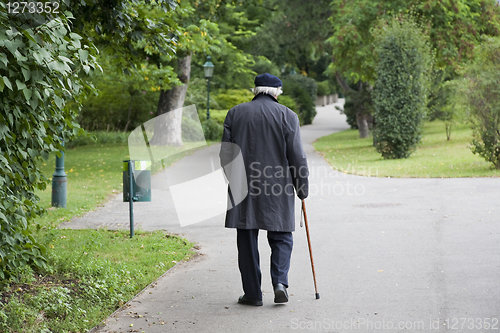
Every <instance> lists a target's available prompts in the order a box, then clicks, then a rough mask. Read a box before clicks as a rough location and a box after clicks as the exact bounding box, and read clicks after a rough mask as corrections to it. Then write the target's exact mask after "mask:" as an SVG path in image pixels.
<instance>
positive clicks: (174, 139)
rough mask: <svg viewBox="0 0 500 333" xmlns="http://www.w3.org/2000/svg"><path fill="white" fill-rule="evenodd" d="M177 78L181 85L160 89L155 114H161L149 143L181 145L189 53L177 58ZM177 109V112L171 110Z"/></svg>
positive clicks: (189, 65) (188, 74)
mask: <svg viewBox="0 0 500 333" xmlns="http://www.w3.org/2000/svg"><path fill="white" fill-rule="evenodd" d="M178 66H179V67H178V69H179V74H178V75H179V80H180V81H181V82H182V83H183V85H181V86H174V87H172V89H170V90H162V91H161V93H160V100H159V101H158V107H157V109H156V116H157V117H158V116H161V115H164V116H162V117H161V118H160V119H161V121H156V122H155V132H154V135H153V138H152V139H151V141H150V142H149V144H150V145H166V146H182V127H181V124H182V107H183V106H184V99H185V98H186V91H187V86H188V82H189V78H190V75H191V54H189V55H187V56H185V57H183V58H180V59H179V60H178ZM174 110H179V111H177V112H171V111H174Z"/></svg>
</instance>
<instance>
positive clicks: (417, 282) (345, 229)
mask: <svg viewBox="0 0 500 333" xmlns="http://www.w3.org/2000/svg"><path fill="white" fill-rule="evenodd" d="M344 119H345V118H344V116H342V115H340V114H339V112H338V111H336V110H335V109H334V108H333V106H327V107H319V108H318V115H317V116H316V118H315V119H314V123H313V124H312V125H308V126H304V127H302V137H303V141H304V144H305V149H306V151H307V155H308V161H309V165H310V168H311V171H312V176H311V179H310V181H311V196H310V198H308V199H307V200H306V203H307V210H308V218H309V225H310V230H311V238H312V246H313V254H314V260H315V266H316V274H317V282H318V289H319V293H320V295H321V299H320V300H316V299H315V298H314V285H313V280H312V274H311V268H310V262H309V254H308V250H307V242H306V237H305V231H304V228H300V227H299V225H298V216H299V210H298V209H297V214H296V216H297V230H296V232H295V233H294V237H295V245H294V252H293V255H292V263H291V270H290V275H289V280H290V288H289V293H290V302H289V303H287V304H285V305H275V304H274V303H273V292H272V285H271V281H270V275H269V254H270V251H269V249H268V246H267V244H266V237H264V236H265V234H264V232H263V233H262V235H261V237H260V248H261V266H262V272H263V276H262V279H263V286H262V288H263V291H264V306H263V307H257V308H255V307H247V306H241V305H238V304H237V303H236V300H237V299H238V297H239V296H240V295H241V294H242V289H241V282H240V276H239V271H238V267H237V252H236V242H235V238H236V233H235V230H231V229H225V228H224V227H223V225H224V217H223V215H219V216H217V217H214V218H212V219H209V220H207V221H205V222H202V223H198V224H194V225H191V226H187V227H183V228H181V227H180V226H179V224H178V221H177V220H176V217H175V210H174V208H173V205H172V200H171V197H170V194H169V192H168V191H159V190H155V191H153V202H151V203H138V204H136V205H135V208H136V209H135V211H136V214H135V219H136V222H137V223H138V224H139V225H140V227H141V228H142V229H144V230H152V229H167V230H169V231H171V232H175V233H179V234H182V235H184V236H185V237H186V238H188V239H190V240H192V241H195V242H198V243H199V244H200V247H201V249H200V252H201V253H202V254H203V255H200V256H198V257H197V258H196V259H194V260H192V261H190V262H187V263H181V264H179V265H178V266H176V267H175V268H174V269H173V270H171V271H170V272H168V273H167V274H166V275H165V276H164V277H162V278H161V279H159V280H158V281H157V284H156V285H155V286H154V288H150V289H149V290H147V291H146V292H144V293H143V294H141V295H139V296H138V297H137V298H135V299H134V300H133V301H132V302H131V307H129V308H126V309H124V310H122V311H119V312H118V313H116V315H114V316H112V317H110V318H109V319H108V320H107V325H106V326H105V327H104V328H102V329H101V330H100V331H99V332H130V331H132V330H137V331H138V332H142V331H144V332H148V333H149V332H170V331H173V332H290V331H304V332H374V331H381V332H387V331H391V332H445V331H448V329H449V330H454V331H464V332H465V331H467V332H479V331H489V330H486V327H485V326H484V325H485V323H490V328H496V329H499V328H500V323H499V320H500V288H499V282H498V281H499V280H498V279H499V278H498V277H499V276H500V256H499V254H500V221H499V217H498V213H499V212H500V200H499V199H500V194H499V193H500V179H498V178H496V179H491V178H477V179H388V178H374V177H371V178H370V177H358V176H352V175H347V174H344V173H340V172H336V171H333V170H332V169H331V168H330V167H329V165H328V164H327V163H326V162H325V161H324V160H323V158H322V157H321V156H320V155H319V154H317V153H316V152H315V151H314V150H313V148H312V145H311V143H312V142H313V141H314V140H315V139H316V138H318V137H321V136H324V135H326V134H329V133H332V132H336V131H340V130H343V129H345V128H346V127H347V125H346V123H345V120H344ZM202 153H203V152H200V154H202ZM191 157H192V158H196V154H194V155H192V156H191ZM443 158H446V157H443ZM374 172H376V170H374ZM297 203H298V201H297ZM297 207H298V206H297ZM127 223H128V206H127V204H126V203H123V202H121V195H117V196H116V198H115V199H113V200H111V201H110V202H109V203H108V204H106V205H105V206H104V207H102V208H100V209H99V210H97V211H96V212H93V213H89V214H88V215H86V216H85V217H83V218H79V219H76V220H74V221H72V222H71V223H69V224H67V225H66V227H73V228H90V227H98V226H104V225H107V226H109V227H120V226H122V227H127ZM137 315H141V316H142V318H138V316H137ZM463 318H465V319H463ZM162 323H163V324H162ZM130 324H133V327H130ZM481 325H483V329H481V328H480V326H481ZM486 325H487V324H486Z"/></svg>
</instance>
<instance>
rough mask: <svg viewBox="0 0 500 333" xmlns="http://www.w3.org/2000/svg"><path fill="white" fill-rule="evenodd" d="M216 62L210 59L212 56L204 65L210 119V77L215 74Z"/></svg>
mask: <svg viewBox="0 0 500 333" xmlns="http://www.w3.org/2000/svg"><path fill="white" fill-rule="evenodd" d="M214 67H215V66H214V64H212V62H211V61H210V56H208V57H207V62H206V63H205V64H204V65H203V71H204V72H205V79H207V120H208V119H210V79H211V78H212V75H213V74H214Z"/></svg>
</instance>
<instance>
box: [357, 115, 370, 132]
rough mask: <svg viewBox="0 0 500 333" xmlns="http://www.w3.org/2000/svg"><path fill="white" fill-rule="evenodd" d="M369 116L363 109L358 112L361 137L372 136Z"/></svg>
mask: <svg viewBox="0 0 500 333" xmlns="http://www.w3.org/2000/svg"><path fill="white" fill-rule="evenodd" d="M367 118H368V117H367V116H366V115H363V113H362V112H361V111H358V112H357V113H356V122H357V123H358V128H359V138H360V139H365V138H368V137H369V136H370V128H369V127H368V119H367Z"/></svg>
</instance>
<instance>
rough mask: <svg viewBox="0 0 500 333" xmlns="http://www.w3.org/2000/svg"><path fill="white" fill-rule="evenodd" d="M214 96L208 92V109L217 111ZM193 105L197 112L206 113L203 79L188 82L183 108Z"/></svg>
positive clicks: (217, 107) (217, 105)
mask: <svg viewBox="0 0 500 333" xmlns="http://www.w3.org/2000/svg"><path fill="white" fill-rule="evenodd" d="M214 96H215V94H214V92H213V91H210V109H219V108H220V107H219V104H217V101H216V100H215V99H214ZM193 104H194V105H196V110H198V112H203V111H204V112H206V111H207V83H206V81H205V79H200V78H194V79H191V80H190V81H189V84H188V88H187V91H186V98H185V99H184V106H189V105H193Z"/></svg>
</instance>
